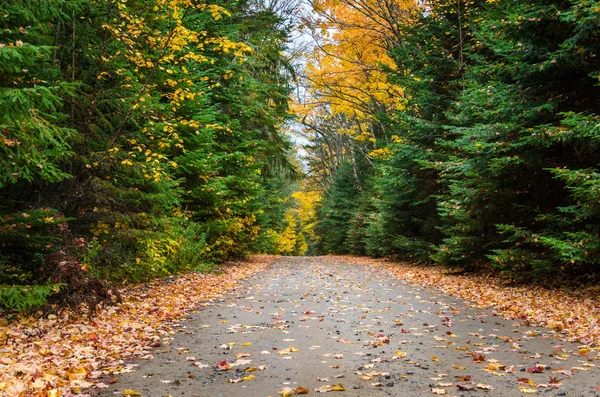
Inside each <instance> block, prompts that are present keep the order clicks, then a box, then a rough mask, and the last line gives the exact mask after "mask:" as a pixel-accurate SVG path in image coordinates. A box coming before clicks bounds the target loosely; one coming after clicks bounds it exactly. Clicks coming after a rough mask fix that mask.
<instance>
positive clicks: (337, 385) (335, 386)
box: [331, 383, 346, 391]
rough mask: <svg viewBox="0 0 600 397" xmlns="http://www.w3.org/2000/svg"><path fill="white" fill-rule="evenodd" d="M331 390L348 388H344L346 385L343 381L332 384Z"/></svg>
mask: <svg viewBox="0 0 600 397" xmlns="http://www.w3.org/2000/svg"><path fill="white" fill-rule="evenodd" d="M331 390H333V391H346V389H345V388H344V385H342V384H341V383H336V384H334V385H332V386H331Z"/></svg>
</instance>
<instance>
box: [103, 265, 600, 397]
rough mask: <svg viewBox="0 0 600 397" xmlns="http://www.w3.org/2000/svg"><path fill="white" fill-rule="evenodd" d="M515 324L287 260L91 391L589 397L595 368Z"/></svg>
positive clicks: (384, 282) (403, 286)
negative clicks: (106, 385)
mask: <svg viewBox="0 0 600 397" xmlns="http://www.w3.org/2000/svg"><path fill="white" fill-rule="evenodd" d="M336 261H337V262H336ZM523 323H524V322H523V321H514V320H504V319H502V318H499V317H496V316H493V315H492V314H491V312H490V311H489V310H483V309H477V308H475V307H472V306H471V305H469V304H468V303H466V302H464V301H461V300H459V299H455V298H452V297H449V296H444V295H439V294H438V293H436V291H434V290H428V289H424V288H421V287H419V286H414V285H410V284H408V283H406V282H404V281H402V280H397V279H394V278H393V277H392V276H391V275H390V274H389V273H388V272H386V271H385V270H381V269H378V268H375V267H372V266H363V265H357V264H346V263H341V262H339V259H336V260H333V259H329V258H287V259H283V260H281V261H280V262H278V263H277V264H275V265H274V266H273V267H272V268H271V269H270V270H269V271H267V272H265V273H261V274H257V275H255V276H253V277H251V278H250V279H248V280H246V282H245V285H244V287H243V288H241V289H238V290H237V291H233V292H232V293H231V294H229V296H228V297H227V299H225V300H222V301H217V302H212V303H211V304H210V305H207V306H206V307H204V308H203V309H201V310H199V311H198V313H195V314H192V315H191V316H189V318H188V319H186V320H185V321H183V322H181V323H180V324H179V327H178V329H179V331H180V332H178V333H175V334H174V335H173V336H172V339H169V340H164V341H163V344H162V346H161V347H158V348H157V349H156V350H155V352H154V358H153V359H151V360H138V361H135V362H133V363H131V364H129V367H128V368H130V369H131V370H133V371H134V372H131V373H126V374H123V375H120V376H119V377H118V378H117V382H116V383H114V384H112V385H110V387H109V388H106V389H103V390H102V391H101V393H100V396H114V395H115V394H116V395H122V393H123V391H124V390H127V389H128V390H134V391H137V392H140V393H141V394H142V395H143V396H152V397H154V396H168V395H170V396H173V397H175V396H207V397H208V396H210V397H213V396H223V397H226V396H227V397H236V396H240V397H241V396H244V397H255V396H256V397H262V396H264V397H266V396H273V397H276V396H278V395H279V392H280V391H282V390H286V388H289V389H296V390H298V391H301V390H302V388H306V389H308V391H309V394H311V395H314V394H315V393H317V390H315V389H319V388H320V389H321V390H322V391H326V390H332V389H336V391H333V390H332V391H331V392H332V393H335V395H339V396H340V397H341V396H362V397H366V396H411V397H413V396H435V395H436V394H440V395H444V393H445V395H448V396H483V395H494V396H521V395H523V393H527V392H533V391H537V393H538V394H541V395H549V396H585V397H588V396H595V395H597V393H598V392H596V386H598V385H600V368H599V367H600V361H589V360H588V359H587V358H586V356H583V355H581V354H580V351H579V350H578V346H577V345H573V344H568V343H562V342H561V341H560V340H558V339H556V338H555V336H556V335H555V334H554V333H553V332H552V331H551V330H548V329H543V328H530V327H527V326H525V325H524V324H523ZM590 357H593V354H590ZM573 368H575V369H574V370H573ZM577 368H578V369H577ZM557 371H560V372H557ZM570 372H572V374H570ZM519 379H521V382H520V383H519ZM540 384H541V385H542V386H540ZM544 384H545V385H547V387H544V386H543V385H544ZM457 385H460V388H459V387H458V386H457ZM299 387H301V388H300V389H298V388H299ZM342 387H343V389H345V390H344V391H337V389H341V388H342ZM492 388H493V389H492ZM289 389H288V391H289ZM486 389H491V390H486ZM521 389H523V390H521ZM284 394H285V392H284ZM290 395H293V394H291V393H290ZM598 395H600V394H598Z"/></svg>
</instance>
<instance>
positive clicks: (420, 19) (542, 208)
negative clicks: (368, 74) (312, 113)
mask: <svg viewBox="0 0 600 397" xmlns="http://www.w3.org/2000/svg"><path fill="white" fill-rule="evenodd" d="M422 5H423V8H418V7H417V8H415V10H416V11H415V13H414V14H413V15H412V19H410V18H409V20H410V23H399V25H398V27H397V28H398V30H399V32H398V33H397V35H398V41H397V42H396V43H395V45H394V46H393V48H392V49H391V51H390V55H391V56H392V57H393V59H394V60H395V62H396V68H394V69H392V68H390V69H389V70H387V73H388V76H389V80H390V81H391V82H393V83H395V84H396V85H398V86H400V87H402V88H403V89H404V91H405V103H403V104H402V106H399V107H397V108H396V109H391V110H387V111H386V112H385V113H384V114H382V115H380V116H379V123H380V125H379V126H378V127H373V129H375V128H381V129H383V130H386V131H388V135H387V136H388V138H392V139H388V141H387V143H386V148H387V149H388V150H389V151H390V152H391V153H392V155H391V156H390V157H389V158H388V159H384V160H381V161H379V162H378V163H377V164H376V165H375V167H373V168H372V170H373V171H372V174H371V175H373V176H372V177H371V176H369V177H368V178H367V180H368V181H367V182H366V183H364V185H366V186H367V188H366V189H365V190H364V191H363V192H361V195H362V196H363V197H365V196H366V197H369V198H370V200H369V201H368V202H369V204H364V203H363V204H359V203H360V200H359V199H358V198H357V197H358V196H357V195H356V192H354V193H353V194H350V192H351V190H352V188H353V185H354V181H353V180H352V178H350V177H349V175H348V173H347V170H344V169H342V168H340V169H339V170H337V177H336V178H338V179H337V181H338V182H337V185H334V187H332V188H331V189H330V190H328V192H329V194H330V197H328V198H326V200H325V203H324V206H323V212H322V213H321V214H322V216H321V220H320V222H319V225H318V226H317V228H316V229H315V230H318V231H319V238H321V239H323V241H324V242H328V244H329V245H328V246H326V247H325V250H324V251H325V252H327V250H332V247H344V248H343V249H340V250H341V251H343V252H355V251H351V250H349V249H348V247H350V246H352V244H353V243H354V244H362V243H364V244H365V248H364V249H365V252H366V253H367V254H369V255H375V256H380V255H394V256H402V257H407V258H414V259H418V260H421V261H426V260H432V261H435V262H438V263H443V264H447V265H450V266H457V265H458V266H462V267H464V268H465V269H476V268H478V267H479V266H487V264H488V263H491V264H492V265H493V266H495V267H496V268H497V269H498V270H499V271H502V272H505V273H507V274H511V275H512V276H515V277H520V278H531V277H534V278H542V277H545V276H548V275H556V274H565V275H569V274H570V275H575V274H582V273H597V272H599V271H600V268H598V264H599V259H600V258H599V256H598V254H599V251H598V247H599V245H600V229H599V228H598V226H597V225H598V224H600V222H599V221H600V218H599V215H600V212H599V211H600V205H599V203H600V194H599V189H600V185H599V181H600V179H599V176H598V175H599V172H600V171H599V165H600V157H599V155H598V153H600V152H599V149H600V147H599V145H598V143H599V142H598V134H599V132H600V130H599V129H598V128H599V125H600V119H599V116H598V109H599V108H600V102H599V99H600V95H599V92H600V91H599V84H598V78H599V75H598V70H600V59H598V57H597V56H596V54H598V51H599V50H600V23H599V22H598V18H597V4H595V3H594V2H588V1H577V0H574V1H569V2H565V1H538V0H530V1H516V0H514V1H513V0H509V1H501V2H500V1H498V2H483V1H474V2H472V1H469V2H462V1H461V2H458V3H457V2H447V1H437V0H434V1H428V2H424V3H423V4H422ZM378 143H379V144H381V142H379V141H378ZM344 173H345V174H344ZM344 175H345V179H342V178H341V177H342V176H344ZM367 175H369V174H368V173H367ZM341 192H344V193H341ZM344 197H348V198H349V199H347V198H345V199H344V200H342V198H344ZM350 202H353V204H354V206H352V205H351V204H350ZM334 203H335V205H334ZM342 204H343V205H342ZM336 205H337V207H336ZM365 209H366V211H365ZM363 214H364V215H363ZM336 215H337V216H338V217H339V218H336ZM334 221H335V222H334ZM348 222H355V224H356V226H355V227H353V228H352V227H350V226H349V224H348ZM359 224H360V226H357V225H359ZM358 229H362V230H366V231H365V232H363V233H356V230H358ZM348 230H353V231H352V241H350V242H349V241H347V240H346V237H347V236H348ZM340 250H338V251H340Z"/></svg>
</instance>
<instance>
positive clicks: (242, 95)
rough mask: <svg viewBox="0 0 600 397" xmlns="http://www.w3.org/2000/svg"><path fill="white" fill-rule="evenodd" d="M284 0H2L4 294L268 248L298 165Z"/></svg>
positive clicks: (34, 296)
mask: <svg viewBox="0 0 600 397" xmlns="http://www.w3.org/2000/svg"><path fill="white" fill-rule="evenodd" d="M275 6H277V4H276V3H274V4H272V5H269V4H264V3H262V2H253V1H244V0H242V1H240V2H238V1H231V2H229V1H224V2H220V1H217V2H211V3H206V2H200V1H191V0H118V1H113V0H22V1H12V0H9V1H1V2H0V10H1V12H2V15H3V18H2V20H1V21H0V27H1V29H0V108H1V109H2V111H1V112H0V152H1V155H0V168H1V170H2V172H1V174H0V212H1V216H0V306H5V307H14V308H27V307H31V306H35V305H37V304H39V303H42V302H44V301H45V299H46V298H47V297H48V296H50V295H53V298H54V299H55V300H64V301H66V302H67V303H71V301H73V299H75V300H76V299H81V297H84V296H85V297H86V299H88V300H89V299H92V301H91V302H92V303H93V302H94V301H98V300H100V299H104V298H107V297H109V296H110V293H109V291H108V289H107V288H108V284H107V283H106V281H142V280H148V279H151V278H153V277H159V276H167V275H171V274H174V273H176V272H179V271H182V270H186V269H192V270H193V269H200V270H201V269H202V268H205V267H207V266H209V265H210V264H214V263H219V262H222V261H224V260H227V259H230V258H236V257H241V256H243V255H245V254H247V253H249V252H251V251H256V250H264V249H268V247H267V248H263V247H258V246H257V245H256V244H257V241H262V240H265V239H264V238H262V237H261V238H260V239H259V237H260V236H263V235H265V234H268V235H269V236H271V239H272V240H273V239H275V238H276V237H277V236H275V237H273V236H272V235H273V233H272V232H271V233H269V228H270V226H269V225H270V223H269V222H273V216H277V212H278V211H279V212H281V211H282V210H280V209H279V207H282V206H283V204H282V203H281V202H280V199H281V197H286V194H287V193H286V192H287V190H286V189H288V187H287V186H289V185H290V182H289V181H293V180H294V179H295V177H296V176H297V175H298V172H297V169H296V168H297V167H296V165H294V164H293V162H292V161H290V155H289V151H290V148H291V143H290V140H289V139H288V138H286V137H285V136H284V135H283V134H282V133H281V127H282V126H283V125H284V123H285V122H286V120H287V119H289V118H290V112H289V106H288V102H289V99H290V91H291V82H292V81H293V69H292V67H291V64H290V57H289V56H288V55H286V54H284V52H283V50H284V47H285V45H286V42H287V40H288V36H289V29H290V26H289V24H288V23H287V22H286V20H285V18H284V17H285V13H286V12H289V10H286V9H284V8H283V6H282V5H279V9H274V7H275ZM282 181H286V183H283V182H282ZM273 214H275V215H273ZM275 234H277V233H275ZM262 244H263V245H266V246H268V244H267V243H262ZM273 244H274V243H273ZM78 292H85V294H78ZM73 303H75V304H76V303H77V302H76V301H75V302H73Z"/></svg>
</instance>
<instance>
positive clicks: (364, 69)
mask: <svg viewBox="0 0 600 397" xmlns="http://www.w3.org/2000/svg"><path fill="white" fill-rule="evenodd" d="M314 7H315V10H316V13H317V14H318V16H317V17H315V18H314V19H313V20H312V21H311V22H310V23H309V24H308V25H307V27H308V28H310V29H311V30H312V31H313V36H317V37H318V38H317V40H320V43H319V45H318V46H316V47H315V50H314V51H313V53H312V54H310V59H309V63H308V66H307V67H306V73H307V74H308V76H309V77H308V80H309V82H310V83H309V84H310V89H311V91H312V93H313V94H314V95H317V94H318V96H319V97H320V98H321V102H323V101H325V102H327V103H329V104H330V108H331V112H332V113H333V114H334V115H335V114H341V113H343V114H345V115H347V116H348V118H351V119H356V120H357V121H359V122H360V121H365V120H366V121H368V120H371V121H372V120H373V119H374V118H375V114H376V112H377V111H378V110H381V109H382V108H383V109H385V108H390V107H396V108H397V107H398V106H399V105H401V101H402V98H403V90H402V88H401V87H398V86H396V85H394V84H392V83H391V82H389V81H388V80H387V74H386V73H384V72H383V70H382V66H385V67H387V68H390V69H394V66H395V65H394V62H393V61H392V59H391V58H390V57H389V56H388V53H387V52H388V50H389V49H390V48H391V46H392V44H394V41H395V40H397V38H396V37H395V23H409V21H408V15H410V12H408V11H410V10H412V9H414V8H415V7H417V4H416V2H415V1H411V0H392V1H390V2H380V1H375V0H359V1H358V2H357V1H354V0H317V1H316V2H315V3H314ZM313 106H314V105H307V106H305V108H304V109H302V111H301V112H300V114H302V115H309V114H310V113H311V112H312V111H313V110H314V108H313Z"/></svg>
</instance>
